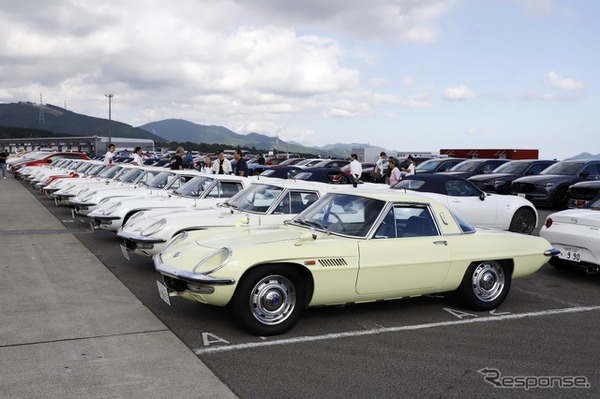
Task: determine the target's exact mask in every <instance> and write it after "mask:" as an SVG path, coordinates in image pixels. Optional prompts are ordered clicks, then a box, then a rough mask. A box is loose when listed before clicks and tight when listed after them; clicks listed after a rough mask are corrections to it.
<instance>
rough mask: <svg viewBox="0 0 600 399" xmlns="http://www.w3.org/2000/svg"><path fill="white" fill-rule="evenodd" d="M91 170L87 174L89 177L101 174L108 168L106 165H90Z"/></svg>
mask: <svg viewBox="0 0 600 399" xmlns="http://www.w3.org/2000/svg"><path fill="white" fill-rule="evenodd" d="M92 165H93V166H92V168H91V169H90V170H89V171H88V174H89V175H90V176H96V175H98V174H99V173H102V172H103V171H104V169H106V168H108V167H107V166H106V165H102V164H92Z"/></svg>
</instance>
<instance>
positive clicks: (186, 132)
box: [139, 119, 350, 157]
mask: <svg viewBox="0 0 600 399" xmlns="http://www.w3.org/2000/svg"><path fill="white" fill-rule="evenodd" d="M139 128H140V129H145V130H147V131H149V132H152V133H154V134H156V135H158V136H160V137H164V138H165V139H167V141H176V142H186V141H189V142H192V143H209V144H213V143H217V144H225V145H228V146H232V147H236V146H240V147H247V148H255V149H258V150H264V151H270V150H273V149H276V150H277V151H278V152H289V153H301V154H316V155H321V156H342V157H347V156H348V155H349V154H350V152H349V150H347V148H346V147H339V148H338V147H331V148H327V149H324V148H319V147H306V146H303V145H301V144H298V143H293V142H285V141H283V140H279V139H277V138H276V137H271V136H266V135H264V134H260V133H248V134H245V135H244V134H239V133H235V132H233V131H231V130H229V129H227V128H225V127H222V126H208V125H199V124H196V123H192V122H189V121H185V120H181V119H165V120H162V121H158V122H151V123H148V124H145V125H142V126H139Z"/></svg>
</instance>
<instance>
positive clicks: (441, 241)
mask: <svg viewBox="0 0 600 399" xmlns="http://www.w3.org/2000/svg"><path fill="white" fill-rule="evenodd" d="M433 243H434V244H435V245H448V241H446V240H439V241H434V242H433Z"/></svg>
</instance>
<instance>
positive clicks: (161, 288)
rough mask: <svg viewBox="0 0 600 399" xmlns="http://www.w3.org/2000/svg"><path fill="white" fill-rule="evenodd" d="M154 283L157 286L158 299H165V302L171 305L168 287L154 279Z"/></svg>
mask: <svg viewBox="0 0 600 399" xmlns="http://www.w3.org/2000/svg"><path fill="white" fill-rule="evenodd" d="M156 285H157V286H158V295H159V296H160V299H162V300H163V301H165V303H166V304H167V305H169V306H171V297H170V296H169V289H168V288H167V287H166V286H165V285H164V284H163V283H161V282H160V281H158V280H156Z"/></svg>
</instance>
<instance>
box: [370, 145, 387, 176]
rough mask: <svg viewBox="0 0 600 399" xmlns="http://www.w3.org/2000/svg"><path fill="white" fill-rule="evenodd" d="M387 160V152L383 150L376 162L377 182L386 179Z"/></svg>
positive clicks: (375, 173) (374, 174) (374, 170)
mask: <svg viewBox="0 0 600 399" xmlns="http://www.w3.org/2000/svg"><path fill="white" fill-rule="evenodd" d="M386 162H387V155H386V154H385V152H383V151H381V153H380V154H379V158H377V162H376V163H375V168H374V169H373V180H374V181H375V182H377V183H380V182H383V181H384V180H385V177H386V176H385V174H386V167H385V164H386Z"/></svg>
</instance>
